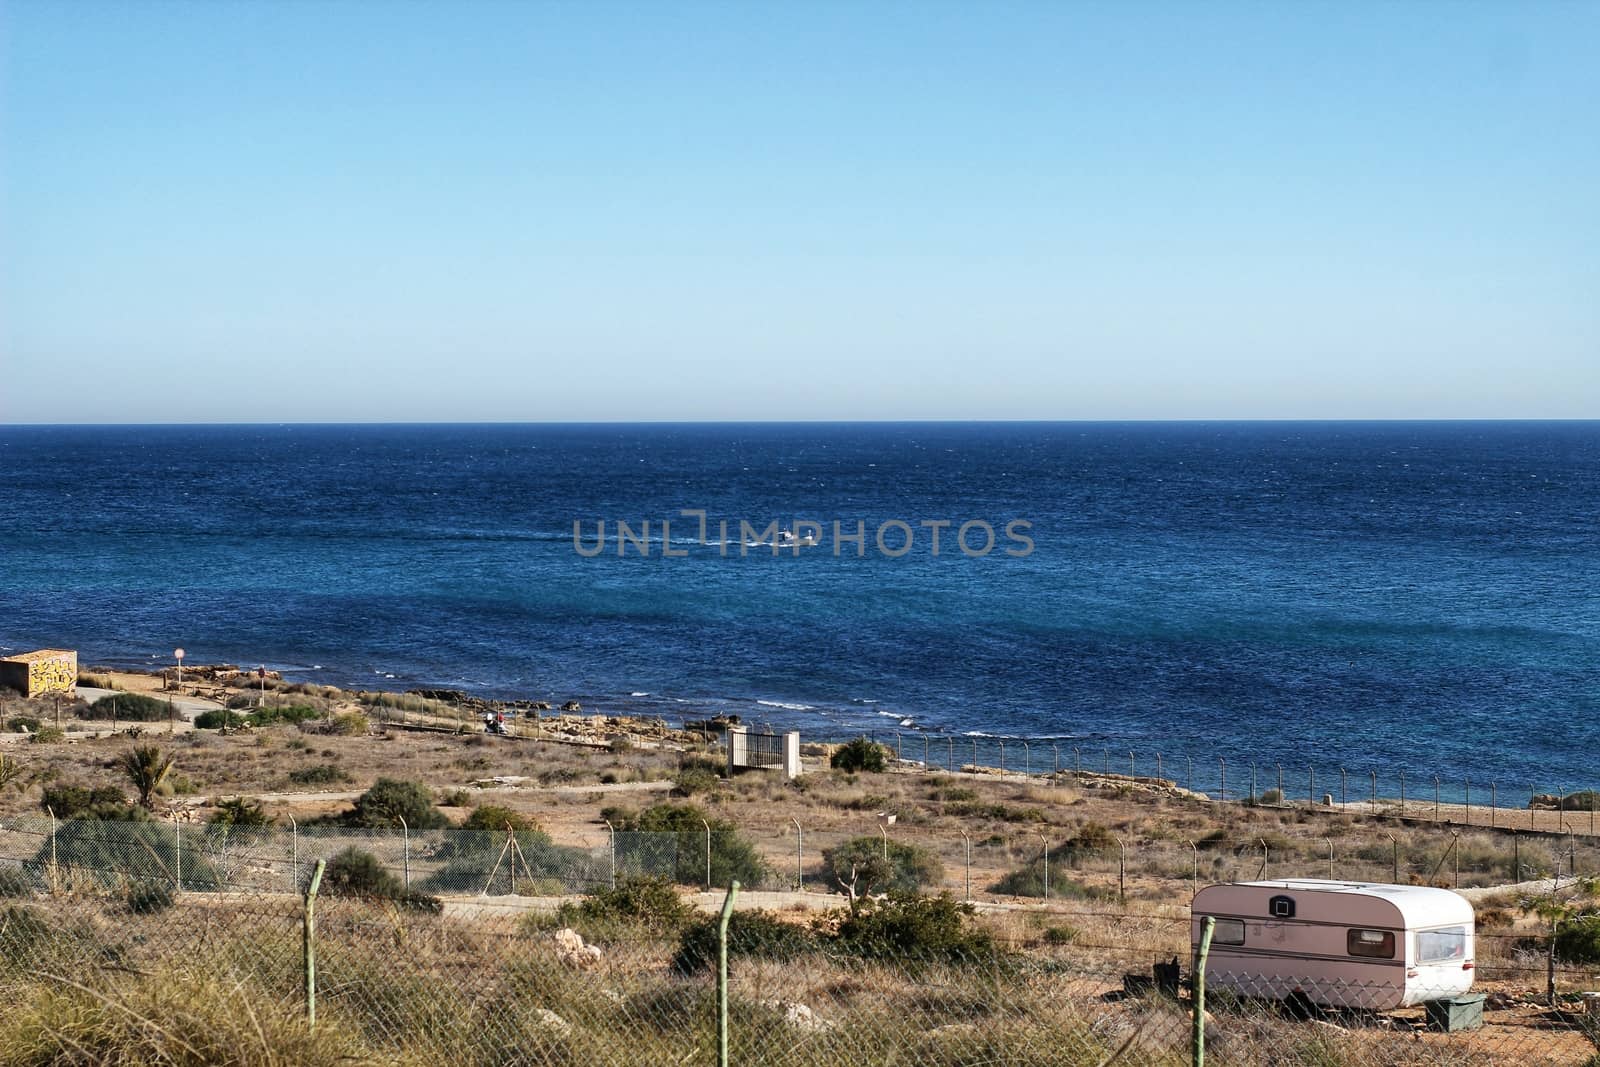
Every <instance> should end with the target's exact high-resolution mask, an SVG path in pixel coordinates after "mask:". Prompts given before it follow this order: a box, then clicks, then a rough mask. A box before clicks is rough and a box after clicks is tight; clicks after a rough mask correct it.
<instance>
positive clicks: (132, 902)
mask: <svg viewBox="0 0 1600 1067" xmlns="http://www.w3.org/2000/svg"><path fill="white" fill-rule="evenodd" d="M127 899H128V910H129V911H131V912H133V913H134V914H135V915H154V914H155V913H157V912H162V911H166V910H167V909H168V908H170V907H172V887H171V886H169V885H167V884H166V883H165V882H145V883H140V884H136V885H134V886H133V887H132V888H130V889H129V890H128V898H127Z"/></svg>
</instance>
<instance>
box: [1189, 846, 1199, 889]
mask: <svg viewBox="0 0 1600 1067" xmlns="http://www.w3.org/2000/svg"><path fill="white" fill-rule="evenodd" d="M1189 851H1191V852H1193V853H1194V892H1195V893H1199V892H1200V846H1199V845H1197V844H1195V843H1194V842H1193V841H1190V842H1189Z"/></svg>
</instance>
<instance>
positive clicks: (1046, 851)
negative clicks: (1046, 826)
mask: <svg viewBox="0 0 1600 1067" xmlns="http://www.w3.org/2000/svg"><path fill="white" fill-rule="evenodd" d="M1034 833H1039V832H1038V831H1037V830H1035V831H1034ZM1039 840H1040V841H1042V842H1044V902H1045V903H1046V904H1048V903H1050V839H1049V838H1048V837H1046V836H1044V834H1042V833H1040V834H1039Z"/></svg>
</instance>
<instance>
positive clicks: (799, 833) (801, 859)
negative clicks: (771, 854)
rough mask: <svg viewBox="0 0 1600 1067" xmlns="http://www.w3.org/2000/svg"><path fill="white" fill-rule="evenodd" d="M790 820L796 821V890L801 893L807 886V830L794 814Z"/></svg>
mask: <svg viewBox="0 0 1600 1067" xmlns="http://www.w3.org/2000/svg"><path fill="white" fill-rule="evenodd" d="M789 821H790V822H792V823H794V832H795V839H794V891H795V892H796V893H799V892H802V891H803V890H804V889H805V887H806V876H805V866H806V830H805V827H803V826H801V825H800V820H799V819H796V818H795V817H794V816H792V815H791V816H790V817H789Z"/></svg>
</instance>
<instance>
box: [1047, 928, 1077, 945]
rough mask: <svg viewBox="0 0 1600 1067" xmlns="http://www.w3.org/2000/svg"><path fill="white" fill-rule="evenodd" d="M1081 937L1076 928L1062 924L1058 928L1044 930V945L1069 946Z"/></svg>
mask: <svg viewBox="0 0 1600 1067" xmlns="http://www.w3.org/2000/svg"><path fill="white" fill-rule="evenodd" d="M1082 936H1083V935H1082V934H1081V933H1080V932H1079V931H1078V928H1077V927H1076V926H1072V925H1069V924H1067V923H1062V924H1061V925H1059V926H1047V927H1045V929H1044V943H1045V944H1047V945H1071V944H1075V943H1076V942H1077V940H1078V939H1079V938H1080V937H1082Z"/></svg>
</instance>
